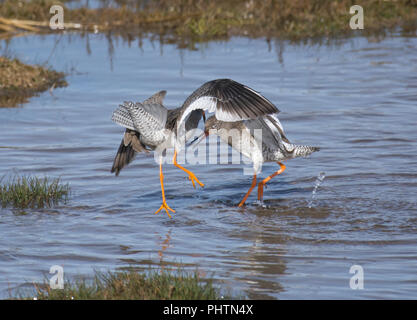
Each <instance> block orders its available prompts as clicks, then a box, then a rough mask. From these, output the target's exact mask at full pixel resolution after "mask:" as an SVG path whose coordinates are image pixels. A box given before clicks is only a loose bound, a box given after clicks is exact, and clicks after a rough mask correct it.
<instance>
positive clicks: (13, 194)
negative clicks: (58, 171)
mask: <svg viewBox="0 0 417 320" xmlns="http://www.w3.org/2000/svg"><path fill="white" fill-rule="evenodd" d="M2 180H3V179H1V180H0V205H1V207H3V208H5V207H7V206H12V207H14V208H19V209H24V208H44V207H51V206H52V205H55V204H57V203H59V202H60V201H66V200H67V199H68V196H69V192H70V188H69V185H68V184H62V183H61V180H60V179H59V178H57V179H49V178H47V177H45V178H43V179H40V178H37V177H14V178H12V179H10V180H9V181H8V182H7V183H3V181H2Z"/></svg>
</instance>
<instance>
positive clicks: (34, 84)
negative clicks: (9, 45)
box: [0, 57, 67, 107]
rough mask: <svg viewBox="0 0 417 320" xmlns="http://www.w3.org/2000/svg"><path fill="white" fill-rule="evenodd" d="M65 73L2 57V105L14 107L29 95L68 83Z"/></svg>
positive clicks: (0, 87)
mask: <svg viewBox="0 0 417 320" xmlns="http://www.w3.org/2000/svg"><path fill="white" fill-rule="evenodd" d="M64 77H65V75H64V73H62V72H57V71H54V70H50V69H47V68H44V67H42V66H37V65H35V66H31V65H27V64H24V63H22V62H20V61H19V60H17V59H8V58H5V57H0V107H14V106H17V105H19V104H21V103H23V102H25V101H26V100H27V98H28V97H31V96H33V95H36V94H37V93H39V92H42V91H45V90H48V89H50V88H51V87H54V88H55V87H63V86H66V85H67V83H66V81H65V80H64Z"/></svg>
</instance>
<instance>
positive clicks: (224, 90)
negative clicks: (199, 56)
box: [177, 79, 279, 128]
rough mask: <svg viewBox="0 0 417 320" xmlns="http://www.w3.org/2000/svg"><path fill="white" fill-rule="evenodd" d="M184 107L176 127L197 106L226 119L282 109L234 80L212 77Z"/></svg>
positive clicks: (271, 112) (243, 117)
mask: <svg viewBox="0 0 417 320" xmlns="http://www.w3.org/2000/svg"><path fill="white" fill-rule="evenodd" d="M181 109H182V113H181V115H180V117H179V119H178V122H177V128H179V127H180V125H181V124H182V123H183V122H184V121H185V119H186V118H187V116H188V115H189V114H190V113H191V112H192V111H193V110H197V109H201V110H204V111H207V112H215V116H216V118H217V119H218V120H221V121H226V122H233V121H241V120H248V119H256V118H257V117H260V116H264V115H267V114H273V113H278V112H279V110H278V109H277V107H276V106H275V105H273V104H272V103H271V102H270V101H269V100H268V99H267V98H265V97H264V96H262V95H261V94H260V93H258V92H256V91H255V90H253V89H251V88H249V87H247V86H245V85H243V84H241V83H239V82H236V81H233V80H231V79H218V80H212V81H209V82H207V83H205V84H203V85H202V86H201V87H200V88H198V89H197V90H195V91H194V92H193V93H192V94H191V95H190V96H189V97H188V98H187V100H185V102H184V104H183V106H182V107H181Z"/></svg>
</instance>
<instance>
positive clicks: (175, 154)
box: [172, 150, 204, 188]
mask: <svg viewBox="0 0 417 320" xmlns="http://www.w3.org/2000/svg"><path fill="white" fill-rule="evenodd" d="M172 162H173V163H174V166H176V167H177V168H179V169H181V170H183V171H185V172H186V173H188V179H190V180H191V182H192V183H193V187H194V188H195V182H194V181H196V182H197V183H198V184H199V185H200V187H204V183H201V182H200V181H199V180H198V179H197V177H196V176H195V174H194V173H192V172H191V171H190V170H187V169H185V168H184V167H182V166H180V165H179V164H178V163H177V151H176V150H175V152H174V159H173V160H172Z"/></svg>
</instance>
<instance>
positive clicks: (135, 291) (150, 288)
mask: <svg viewBox="0 0 417 320" xmlns="http://www.w3.org/2000/svg"><path fill="white" fill-rule="evenodd" d="M35 291H36V292H35V296H34V297H33V294H32V295H30V294H27V293H26V294H24V295H21V298H23V299H37V300H42V299H50V300H79V299H83V300H86V299H95V300H98V299H100V300H102V299H109V300H116V299H123V300H130V299H135V300H168V299H173V300H182V299H184V300H206V299H209V300H213V299H221V295H220V293H219V290H218V289H217V288H215V287H213V285H212V280H210V279H209V280H205V279H202V278H200V276H199V275H198V272H195V273H194V274H188V273H185V272H178V274H177V273H175V274H174V273H172V272H169V271H163V272H162V273H158V272H156V271H155V272H149V273H148V274H141V273H138V272H136V271H117V272H107V273H99V272H96V274H95V276H94V279H93V280H92V281H86V280H82V281H77V282H75V283H70V282H66V283H65V284H64V288H63V289H51V287H50V286H49V283H48V282H45V283H43V284H35Z"/></svg>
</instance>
